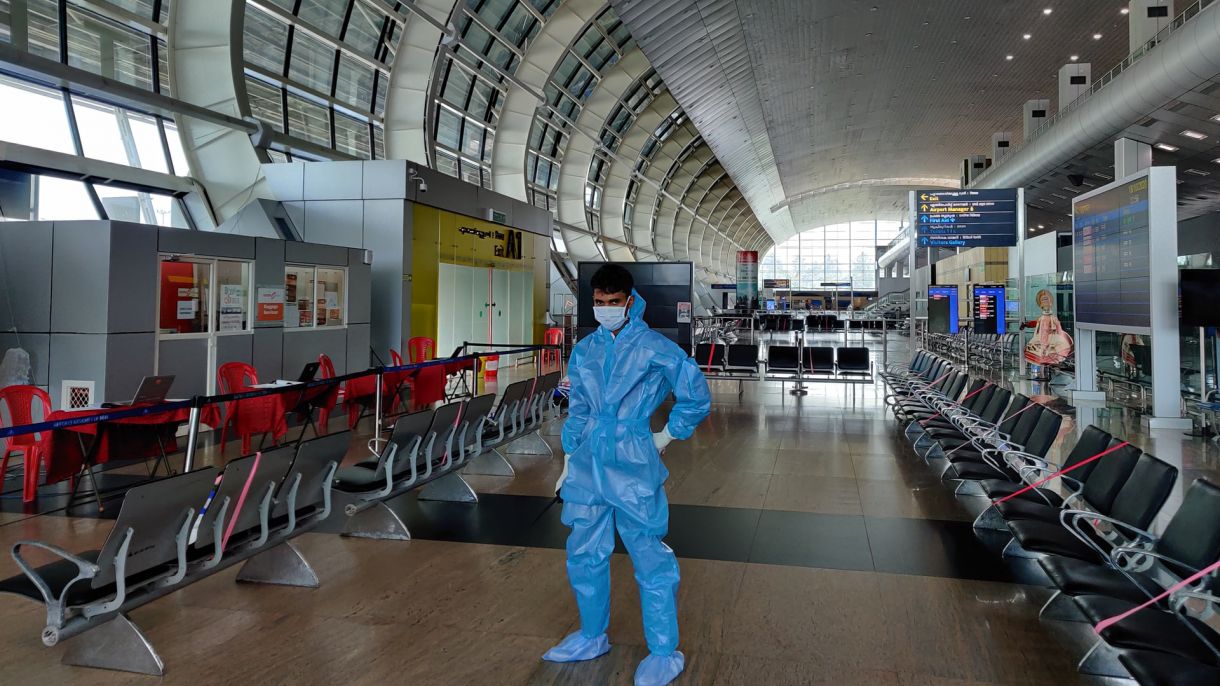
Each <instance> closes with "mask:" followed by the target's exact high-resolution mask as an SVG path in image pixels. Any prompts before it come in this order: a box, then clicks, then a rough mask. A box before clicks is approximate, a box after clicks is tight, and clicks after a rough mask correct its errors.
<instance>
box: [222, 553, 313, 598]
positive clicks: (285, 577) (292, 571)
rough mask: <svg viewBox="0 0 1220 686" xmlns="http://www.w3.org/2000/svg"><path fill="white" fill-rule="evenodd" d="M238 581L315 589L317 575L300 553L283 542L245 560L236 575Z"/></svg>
mask: <svg viewBox="0 0 1220 686" xmlns="http://www.w3.org/2000/svg"><path fill="white" fill-rule="evenodd" d="M237 580H238V581H247V582H250V583H257V584H278V585H281V586H301V587H303V588H317V587H318V575H317V574H316V573H315V572H314V571H313V567H310V566H309V562H307V561H306V560H305V557H304V556H302V555H301V552H300V551H299V550H297V549H296V546H294V545H292V541H285V542H283V543H281V544H279V545H277V546H275V547H273V548H270V549H268V550H265V551H263V552H261V553H259V554H258V555H255V556H254V557H252V558H250V559H249V560H246V563H245V564H243V565H242V566H241V571H239V572H238V573H237Z"/></svg>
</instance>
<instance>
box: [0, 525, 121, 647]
mask: <svg viewBox="0 0 1220 686" xmlns="http://www.w3.org/2000/svg"><path fill="white" fill-rule="evenodd" d="M130 535H131V532H130V530H129V531H128V536H129V537H130ZM25 547H30V548H38V549H39V550H45V551H47V552H49V553H51V554H53V555H55V556H56V557H59V558H62V559H64V560H67V561H68V562H71V563H72V564H74V565H76V577H75V578H73V579H72V580H71V581H69V582H68V583H67V584H66V585H65V586H64V587H63V590H61V591H60V593H59V596H55V595H53V594H52V592H51V587H50V586H49V585H48V584H47V582H46V580H45V579H43V578H42V576H40V575H39V574H38V570H36V569H35V568H34V567H32V566H30V563H29V562H27V561H26V559H25V557H23V556H22V555H21V549H22V548H25ZM13 560H15V561H16V562H17V567H18V568H19V569H20V570H21V573H22V574H25V575H26V577H27V578H29V580H30V583H32V584H34V588H37V589H38V592H39V593H40V594H42V600H43V603H44V604H45V605H46V609H47V627H48V628H50V627H55V628H58V627H62V626H63V623H64V621H65V620H66V619H67V617H66V616H65V615H66V612H67V609H68V608H67V607H66V605H65V604H64V601H65V599H66V598H67V597H68V591H69V590H70V589H71V588H72V587H73V586H74V585H76V583H77V582H79V581H84V580H86V579H92V578H93V577H95V576H97V573H98V572H99V571H101V567H100V566H99V565H97V564H96V563H94V562H90V561H89V560H86V559H84V558H83V557H78V556H77V555H74V554H73V553H70V552H68V551H67V550H64V549H63V548H60V547H59V546H57V545H52V544H50V543H43V542H42V541H18V542H16V543H14V544H13Z"/></svg>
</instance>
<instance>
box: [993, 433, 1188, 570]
mask: <svg viewBox="0 0 1220 686" xmlns="http://www.w3.org/2000/svg"><path fill="white" fill-rule="evenodd" d="M1118 452H1121V450H1120V451H1116V452H1115V453H1112V454H1111V455H1107V456H1106V457H1105V458H1102V460H1101V461H1104V460H1105V459H1107V458H1109V457H1114V456H1115V455H1117V454H1118ZM1100 469H1101V466H1100V465H1099V466H1098V470H1100ZM1098 470H1094V474H1096V473H1097V471H1098ZM1177 479H1178V469H1177V467H1174V466H1173V465H1171V464H1169V463H1167V462H1164V461H1162V460H1159V459H1157V458H1155V457H1153V456H1152V455H1149V454H1147V453H1145V454H1143V455H1140V456H1139V459H1138V460H1137V461H1136V463H1135V468H1134V469H1132V470H1131V474H1130V476H1128V477H1127V480H1126V483H1124V484H1123V487H1122V489H1120V490H1119V492H1118V495H1116V496H1115V497H1114V503H1113V505H1112V507H1111V508H1110V513H1109V514H1108V515H1102V514H1098V513H1095V512H1089V511H1087V510H1079V511H1076V510H1065V511H1064V513H1063V515H1061V516H1062V519H1061V520H1060V521H1055V522H1047V521H1041V520H1018V521H1015V522H1009V523H1008V530H1009V531H1011V532H1012V534H1013V540H1014V541H1015V543H1016V544H1017V545H1019V546H1021V548H1023V549H1024V550H1027V551H1029V552H1034V553H1043V554H1050V555H1060V556H1063V557H1073V558H1076V559H1080V560H1088V561H1098V560H1104V559H1106V558H1108V557H1109V555H1110V552H1111V551H1112V550H1113V549H1114V548H1115V547H1117V546H1119V545H1124V544H1126V543H1127V542H1128V541H1131V540H1151V539H1152V536H1151V534H1148V533H1147V531H1146V529H1147V528H1148V525H1149V524H1151V523H1152V520H1153V518H1154V517H1156V514H1157V512H1159V511H1160V509H1161V506H1162V505H1164V504H1165V501H1166V500H1167V499H1168V498H1169V493H1170V492H1171V491H1172V490H1173V485H1174V483H1175V482H1176V481H1177ZM1090 481H1092V479H1090ZM1086 486H1087V484H1086ZM1098 522H1104V523H1106V524H1107V525H1109V526H1110V527H1112V528H1113V529H1114V533H1116V534H1117V537H1115V536H1111V537H1109V538H1107V537H1106V536H1103V534H1102V533H1101V531H1100V529H1099V528H1098V527H1099V524H1098Z"/></svg>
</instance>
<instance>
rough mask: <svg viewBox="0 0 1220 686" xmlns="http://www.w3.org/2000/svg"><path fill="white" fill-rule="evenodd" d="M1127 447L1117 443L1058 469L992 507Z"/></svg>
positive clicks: (1127, 443) (1124, 444)
mask: <svg viewBox="0 0 1220 686" xmlns="http://www.w3.org/2000/svg"><path fill="white" fill-rule="evenodd" d="M1129 445H1131V444H1130V443H1129V442H1127V441H1123V442H1122V443H1119V444H1118V445H1116V446H1114V447H1113V448H1107V449H1105V450H1103V451H1101V452H1100V453H1097V454H1096V455H1094V456H1092V457H1089V458H1086V459H1083V460H1081V461H1080V462H1077V463H1076V464H1074V465H1072V466H1071V467H1068V468H1066V469H1060V470H1059V471H1057V472H1055V473H1054V474H1049V475H1047V476H1045V477H1043V478H1041V479H1038V480H1037V481H1035V482H1033V483H1032V484H1030V485H1028V486H1026V487H1025V488H1022V489H1021V490H1019V491H1017V492H1016V493H1009V494H1008V495H1006V496H1004V497H1003V498H1000V499H999V500H997V501H995V502H993V503H992V505H999V504H1000V503H1003V502H1007V501H1009V500H1012V499H1013V498H1015V497H1017V496H1019V495H1021V494H1022V493H1025V492H1027V491H1031V490H1033V489H1035V488H1037V487H1039V486H1041V485H1042V484H1044V483H1046V482H1047V481H1050V480H1051V479H1054V478H1057V477H1059V476H1060V475H1062V474H1067V473H1068V472H1070V471H1072V470H1074V469H1079V468H1081V467H1083V466H1085V465H1086V464H1089V463H1090V462H1096V461H1097V460H1100V459H1101V458H1103V457H1105V456H1106V455H1109V454H1110V453H1112V452H1114V451H1115V450H1118V449H1119V448H1125V447H1127V446H1129Z"/></svg>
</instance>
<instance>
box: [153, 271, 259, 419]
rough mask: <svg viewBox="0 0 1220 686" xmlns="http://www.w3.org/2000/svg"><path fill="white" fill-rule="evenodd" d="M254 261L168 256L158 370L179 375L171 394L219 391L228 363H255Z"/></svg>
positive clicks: (160, 285) (161, 288) (160, 291)
mask: <svg viewBox="0 0 1220 686" xmlns="http://www.w3.org/2000/svg"><path fill="white" fill-rule="evenodd" d="M250 269H251V267H250V263H249V262H240V261H233V260H215V259H205V258H197V257H189V258H188V257H181V256H178V255H163V256H162V257H161V260H160V269H159V278H158V282H157V350H156V358H155V361H154V369H155V370H156V373H157V374H172V375H174V385H173V387H172V389H171V391H170V395H171V396H172V397H175V398H185V397H190V396H192V395H204V394H208V395H210V394H213V393H215V392H216V370H217V369H218V368H219V366H220V365H221V364H223V363H225V362H230V361H240V362H251V361H252V356H253V348H252V346H253V335H252V331H251V328H250V312H251V309H252V307H251V304H250V297H251V293H250Z"/></svg>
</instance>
